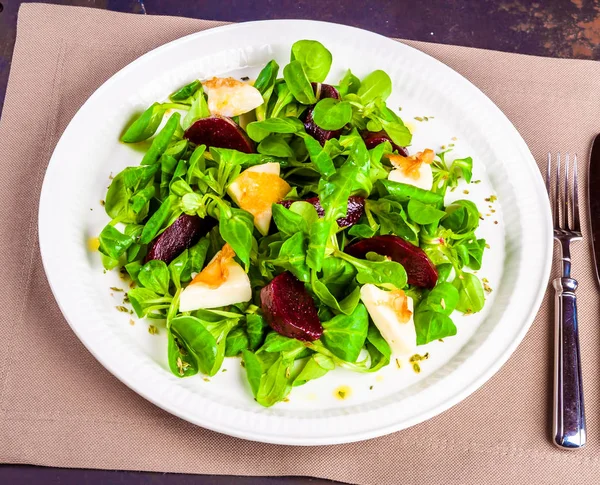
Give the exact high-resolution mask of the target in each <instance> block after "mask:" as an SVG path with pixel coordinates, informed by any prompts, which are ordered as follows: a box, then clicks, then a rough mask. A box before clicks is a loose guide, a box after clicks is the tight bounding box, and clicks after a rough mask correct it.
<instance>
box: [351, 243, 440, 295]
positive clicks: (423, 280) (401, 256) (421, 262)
mask: <svg viewBox="0 0 600 485" xmlns="http://www.w3.org/2000/svg"><path fill="white" fill-rule="evenodd" d="M344 251H345V252H346V253H348V254H349V255H350V256H354V257H355V258H364V257H365V256H366V254H367V253H369V252H373V253H377V254H381V255H382V256H387V257H389V258H391V259H392V261H396V262H397V263H400V264H401V265H402V266H404V269H405V270H406V274H407V275H408V284H410V285H415V286H420V287H422V288H433V287H434V286H435V284H436V283H437V279H438V274H437V270H436V269H435V266H434V265H433V263H432V262H431V260H430V259H429V258H428V257H427V255H426V254H425V252H424V251H423V250H422V249H421V248H420V247H418V246H415V245H414V244H411V243H409V242H408V241H405V240H404V239H402V238H401V237H398V236H392V235H386V236H375V237H371V238H369V239H363V240H362V241H359V242H357V243H355V244H351V245H350V246H348V247H347V248H345V249H344Z"/></svg>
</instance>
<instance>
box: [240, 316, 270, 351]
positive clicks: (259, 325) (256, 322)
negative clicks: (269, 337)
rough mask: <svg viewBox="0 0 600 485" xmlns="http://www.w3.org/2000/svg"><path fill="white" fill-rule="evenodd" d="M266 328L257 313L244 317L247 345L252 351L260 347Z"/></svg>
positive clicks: (266, 325)
mask: <svg viewBox="0 0 600 485" xmlns="http://www.w3.org/2000/svg"><path fill="white" fill-rule="evenodd" d="M268 327H269V325H268V324H267V322H266V320H265V319H264V318H263V317H262V315H259V314H257V313H251V314H248V315H246V332H247V333H248V343H249V345H250V348H251V349H252V350H256V349H257V348H258V347H260V345H261V344H262V342H263V339H264V337H265V332H266V330H267V328H268Z"/></svg>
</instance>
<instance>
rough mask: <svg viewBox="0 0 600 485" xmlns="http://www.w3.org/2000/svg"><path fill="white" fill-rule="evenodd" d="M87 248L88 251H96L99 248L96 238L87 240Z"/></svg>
mask: <svg viewBox="0 0 600 485" xmlns="http://www.w3.org/2000/svg"><path fill="white" fill-rule="evenodd" d="M87 247H88V250H89V251H98V248H99V247H100V241H99V240H98V238H97V237H90V238H89V239H88V240H87Z"/></svg>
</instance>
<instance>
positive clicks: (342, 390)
mask: <svg viewBox="0 0 600 485" xmlns="http://www.w3.org/2000/svg"><path fill="white" fill-rule="evenodd" d="M333 395H334V396H335V397H336V398H337V399H339V400H340V401H343V400H344V399H348V398H349V397H350V396H351V395H352V389H350V387H349V386H340V387H338V388H337V389H336V390H335V391H334V393H333Z"/></svg>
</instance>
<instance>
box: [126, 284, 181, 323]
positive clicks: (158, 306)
mask: <svg viewBox="0 0 600 485" xmlns="http://www.w3.org/2000/svg"><path fill="white" fill-rule="evenodd" d="M127 296H128V297H129V300H130V301H131V306H132V307H133V309H134V310H135V313H136V315H137V316H138V317H140V318H141V317H145V316H147V315H149V314H154V315H160V316H162V311H163V310H166V309H168V308H169V306H170V305H171V300H172V299H171V298H170V297H165V296H161V295H159V294H157V293H155V292H154V291H152V290H149V289H147V288H133V289H131V290H129V291H128V292H127Z"/></svg>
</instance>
